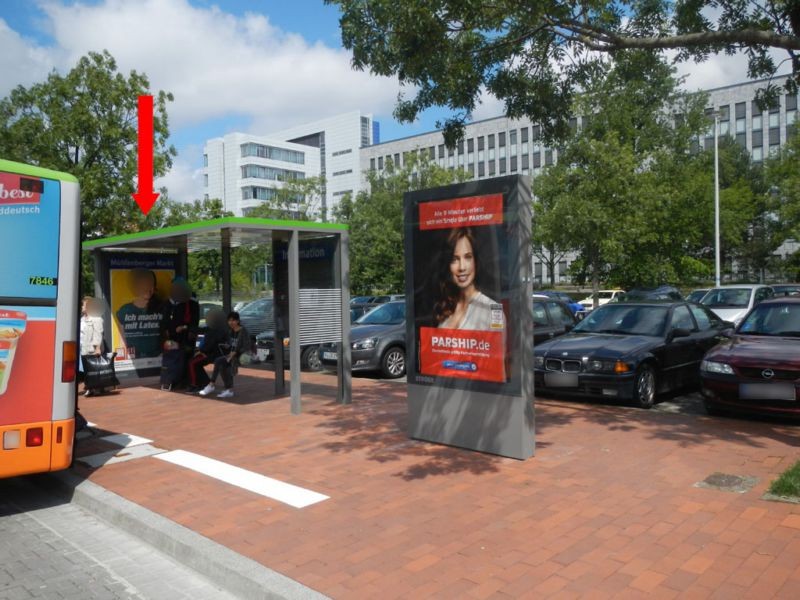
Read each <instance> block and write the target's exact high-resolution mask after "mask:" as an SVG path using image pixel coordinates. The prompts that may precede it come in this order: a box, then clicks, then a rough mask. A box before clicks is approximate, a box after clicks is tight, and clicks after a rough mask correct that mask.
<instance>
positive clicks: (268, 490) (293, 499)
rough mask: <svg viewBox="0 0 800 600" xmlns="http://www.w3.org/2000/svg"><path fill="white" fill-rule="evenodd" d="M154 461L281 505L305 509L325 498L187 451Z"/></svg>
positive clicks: (160, 457)
mask: <svg viewBox="0 0 800 600" xmlns="http://www.w3.org/2000/svg"><path fill="white" fill-rule="evenodd" d="M155 458H157V459H159V460H163V461H166V462H170V463H172V464H174V465H178V466H181V467H186V468H187V469H191V470H192V471H196V472H198V473H202V474H203V475H207V476H208V477H213V478H214V479H218V480H219V481H224V482H225V483H229V484H230V485H235V486H237V487H240V488H243V489H245V490H248V491H250V492H253V493H255V494H259V495H261V496H266V497H267V498H272V499H273V500H277V501H278V502H283V503H284V504H288V505H289V506H293V507H294V508H305V507H306V506H311V505H312V504H316V503H317V502H322V501H323V500H328V498H329V497H328V496H325V495H323V494H318V493H317V492H312V491H311V490H307V489H305V488H301V487H298V486H296V485H292V484H291V483H284V482H283V481H278V480H277V479H272V478H271V477H266V476H265V475H260V474H258V473H254V472H253V471H248V470H246V469H242V468H240V467H235V466H233V465H229V464H228V463H224V462H222V461H219V460H214V459H213V458H208V457H205V456H201V455H199V454H195V453H194V452H187V451H186V450H173V451H171V452H164V453H163V454H158V455H156V456H155Z"/></svg>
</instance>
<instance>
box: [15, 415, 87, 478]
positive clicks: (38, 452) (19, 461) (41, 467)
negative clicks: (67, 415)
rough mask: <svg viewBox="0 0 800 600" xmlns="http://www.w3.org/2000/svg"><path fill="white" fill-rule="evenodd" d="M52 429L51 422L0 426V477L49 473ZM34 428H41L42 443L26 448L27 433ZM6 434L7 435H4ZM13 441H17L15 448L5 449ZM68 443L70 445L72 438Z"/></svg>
mask: <svg viewBox="0 0 800 600" xmlns="http://www.w3.org/2000/svg"><path fill="white" fill-rule="evenodd" d="M52 427H53V422H52V421H43V422H40V423H23V424H19V425H2V426H0V477H14V476H16V475H28V474H30V473H41V472H43V471H49V470H50V452H51V450H50V447H51V443H52V431H53V429H52ZM36 428H41V430H42V433H43V434H44V435H43V437H42V440H41V441H42V443H41V445H40V446H32V447H31V446H27V445H26V442H27V440H26V438H27V437H28V436H27V433H28V431H29V430H32V429H36ZM7 432H8V433H9V435H6V433H7ZM13 439H18V440H19V442H18V444H17V447H16V448H6V445H7V444H8V443H9V442H10V441H11V440H13ZM69 443H70V445H72V438H70V440H69Z"/></svg>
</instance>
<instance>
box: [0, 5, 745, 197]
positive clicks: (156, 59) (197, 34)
mask: <svg viewBox="0 0 800 600" xmlns="http://www.w3.org/2000/svg"><path fill="white" fill-rule="evenodd" d="M338 20H339V14H338V8H337V7H333V6H328V5H326V4H324V2H323V0H216V1H210V0H0V97H4V96H6V95H7V94H8V92H9V91H10V90H11V89H12V88H13V87H15V86H17V85H25V86H27V85H31V84H33V83H36V82H38V81H41V80H43V79H44V78H45V77H46V76H47V74H48V73H49V72H50V71H51V70H53V69H56V70H57V71H59V72H61V73H65V72H67V71H68V70H69V69H70V68H71V67H72V66H74V65H75V63H76V62H77V60H78V59H79V58H80V57H81V56H84V55H85V54H86V53H87V52H90V51H101V50H103V49H107V50H108V51H109V52H110V53H111V54H112V55H113V56H114V57H115V58H116V60H117V63H118V67H119V69H120V70H121V71H122V72H123V73H127V72H128V71H130V70H132V69H135V70H137V71H139V72H143V73H146V74H147V75H148V77H149V78H150V84H151V89H152V90H154V91H155V90H165V91H169V92H172V93H173V94H174V96H175V101H174V102H173V103H171V104H169V105H168V111H169V118H170V133H171V135H170V142H171V143H172V144H173V145H174V146H175V147H176V149H177V151H178V156H177V158H176V159H175V161H174V165H173V168H172V170H171V172H170V173H168V174H167V175H166V176H165V177H163V178H161V179H159V180H157V181H156V185H157V186H162V185H163V186H166V187H167V188H168V189H169V192H170V197H172V198H173V199H177V200H193V199H195V198H201V197H202V194H203V188H202V164H203V162H202V156H203V145H204V143H205V141H206V140H208V139H210V138H213V137H219V136H222V135H225V134H226V133H229V132H232V131H244V132H248V133H252V134H257V135H268V134H269V133H270V132H271V131H277V130H279V129H284V128H287V127H290V126H293V125H297V124H300V123H304V122H307V121H312V120H317V119H320V118H324V117H328V116H332V115H336V114H340V113H343V112H348V111H351V110H361V111H362V112H364V113H372V114H373V116H374V117H375V118H376V119H377V120H378V121H380V124H381V140H382V141H386V140H391V139H396V138H399V137H405V136H409V135H414V134H416V133H422V132H425V131H430V130H433V129H435V126H436V122H437V120H442V119H443V118H444V117H446V116H447V112H446V110H444V109H432V110H429V111H427V112H426V113H424V114H423V115H421V117H420V118H419V119H418V120H417V121H416V122H414V123H402V124H401V123H398V122H396V121H395V120H394V119H393V118H392V110H393V108H394V104H395V102H396V100H397V95H398V93H399V91H400V87H399V84H398V82H397V81H396V80H394V79H391V78H382V77H377V76H372V75H370V74H369V73H366V72H358V71H354V70H353V69H352V68H351V66H350V61H351V56H350V53H349V52H348V51H347V50H345V49H344V48H342V44H341V37H340V32H339V24H338ZM678 70H679V73H680V74H683V75H686V76H687V81H686V87H687V88H688V89H693V90H694V89H708V88H711V87H719V86H723V85H729V84H733V83H738V82H741V81H745V80H746V72H747V64H746V60H745V58H743V57H742V56H733V57H730V56H717V57H712V58H711V59H710V60H708V61H706V62H704V63H701V64H699V65H696V64H694V63H690V64H686V65H680V66H679V68H678ZM502 113H503V105H502V103H501V102H499V101H497V100H496V99H495V98H492V97H485V98H484V99H483V103H482V104H481V105H480V106H479V107H478V109H477V110H476V111H475V112H474V113H473V118H474V119H476V120H477V119H483V118H488V117H494V116H498V115H500V114H502Z"/></svg>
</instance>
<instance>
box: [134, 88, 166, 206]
mask: <svg viewBox="0 0 800 600" xmlns="http://www.w3.org/2000/svg"><path fill="white" fill-rule="evenodd" d="M131 196H133V199H134V200H136V204H138V205H139V208H141V209H142V212H143V213H144V214H145V215H146V214H147V213H149V212H150V209H151V208H153V205H154V204H155V203H156V200H158V196H159V194H158V192H154V191H153V97H152V96H139V191H138V192H136V193H135V194H131Z"/></svg>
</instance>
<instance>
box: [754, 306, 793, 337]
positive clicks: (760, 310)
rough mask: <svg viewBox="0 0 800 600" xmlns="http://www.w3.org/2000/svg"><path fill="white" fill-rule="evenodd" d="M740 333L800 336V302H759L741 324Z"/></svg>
mask: <svg viewBox="0 0 800 600" xmlns="http://www.w3.org/2000/svg"><path fill="white" fill-rule="evenodd" d="M739 334H741V335H774V336H782V337H796V338H800V304H759V305H758V306H757V307H756V308H754V309H753V311H752V312H751V313H750V314H749V315H748V316H747V318H746V319H745V320H744V321H743V322H742V324H741V325H740V326H739Z"/></svg>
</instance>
